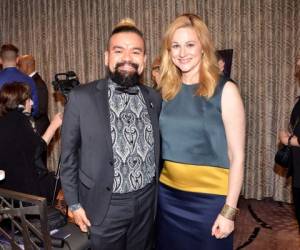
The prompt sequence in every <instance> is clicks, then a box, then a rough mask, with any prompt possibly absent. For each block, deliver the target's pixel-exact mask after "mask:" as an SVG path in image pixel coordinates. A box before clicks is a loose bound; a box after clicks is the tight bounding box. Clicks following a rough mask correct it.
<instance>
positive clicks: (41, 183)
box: [0, 83, 62, 201]
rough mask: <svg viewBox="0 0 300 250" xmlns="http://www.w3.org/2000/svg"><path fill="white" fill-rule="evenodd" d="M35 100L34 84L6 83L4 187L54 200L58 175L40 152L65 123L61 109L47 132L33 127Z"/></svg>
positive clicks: (1, 155) (0, 126) (0, 104)
mask: <svg viewBox="0 0 300 250" xmlns="http://www.w3.org/2000/svg"><path fill="white" fill-rule="evenodd" d="M32 105H33V102H32V100H31V98H30V87H29V86H28V85H26V84H23V83H10V84H4V85H3V86H2V88H1V90H0V138H1V140H0V169H2V170H4V171H5V179H4V180H3V181H1V182H0V187H3V188H7V189H12V190H15V191H18V192H24V193H28V194H34V195H40V196H44V197H46V198H47V199H48V201H51V198H52V197H53V192H54V184H55V179H54V176H53V175H51V174H50V173H48V171H47V169H46V168H43V164H42V161H41V159H40V156H41V154H42V152H43V150H46V149H47V145H48V144H49V142H50V140H51V139H52V137H53V135H54V133H55V131H56V130H57V129H58V128H59V127H60V126H61V123H62V115H61V114H60V113H58V114H57V115H56V116H55V117H54V119H53V121H52V122H51V123H50V125H49V127H48V129H47V130H46V132H45V134H44V135H43V136H42V137H40V136H39V135H38V134H37V133H36V132H35V131H34V129H33V127H32V123H31V122H30V119H29V118H30V116H29V115H28V114H30V113H31V109H32Z"/></svg>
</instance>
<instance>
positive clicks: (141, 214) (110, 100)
mask: <svg viewBox="0 0 300 250" xmlns="http://www.w3.org/2000/svg"><path fill="white" fill-rule="evenodd" d="M145 61H146V55H145V42H144V39H143V35H142V33H141V32H140V31H139V30H138V29H137V28H136V27H135V26H134V25H133V24H132V23H130V22H129V23H128V22H127V21H125V22H124V23H123V24H120V25H119V26H117V27H116V28H115V29H114V30H113V31H112V33H111V35H110V38H109V42H108V46H107V51H106V52H105V65H106V66H107V69H108V79H104V80H98V81H94V82H92V83H89V84H86V85H83V86H80V87H79V88H77V89H74V90H73V91H71V93H70V98H69V101H68V103H67V106H66V109H65V113H64V121H63V129H62V157H61V160H62V161H61V165H62V167H61V181H62V186H63V191H64V194H65V199H66V201H67V204H68V205H69V208H70V210H71V211H72V212H73V215H74V219H75V222H76V223H77V224H78V225H79V226H80V228H81V230H82V231H87V230H88V228H89V229H90V232H91V242H92V249H97V250H99V249H100V250H101V249H114V250H125V249H128V250H135V249H136V250H143V249H150V247H151V240H150V235H151V230H152V226H153V221H154V213H155V207H156V199H155V194H156V183H157V180H158V165H159V153H160V152H159V151H160V148H159V147H160V145H159V144H160V141H159V131H158V117H159V112H160V107H161V98H160V97H159V95H158V94H157V93H156V91H154V90H153V89H151V88H149V87H146V86H144V85H142V84H140V78H141V76H142V73H143V70H144V65H145Z"/></svg>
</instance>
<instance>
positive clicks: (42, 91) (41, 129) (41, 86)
mask: <svg viewBox="0 0 300 250" xmlns="http://www.w3.org/2000/svg"><path fill="white" fill-rule="evenodd" d="M32 79H33V80H34V82H35V84H36V89H37V95H38V100H39V113H38V115H37V116H36V117H35V127H36V130H37V132H38V133H39V135H41V136H42V135H43V134H44V133H45V131H46V129H47V128H48V126H49V124H50V122H49V118H48V89H47V85H46V83H45V82H44V80H43V79H42V78H41V76H40V75H39V74H38V73H35V74H34V75H33V76H32Z"/></svg>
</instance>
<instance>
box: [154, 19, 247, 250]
mask: <svg viewBox="0 0 300 250" xmlns="http://www.w3.org/2000/svg"><path fill="white" fill-rule="evenodd" d="M160 67H161V68H160V70H161V84H160V89H161V93H162V97H163V99H164V102H163V106H162V111H161V115H160V128H161V136H162V158H163V160H164V164H163V169H162V172H161V176H160V189H159V201H158V203H159V206H158V229H157V230H158V241H157V249H159V250H167V249H172V250H183V249H188V250H198V249H201V250H205V249H207V250H211V249H216V250H217V249H218V250H219V249H222V250H226V249H232V248H233V237H232V231H233V230H234V219H235V217H236V215H237V212H238V209H237V202H238V198H239V194H240V190H241V186H242V181H243V163H244V137H245V118H244V116H245V115H244V108H243V104H242V100H241V97H240V94H239V91H238V89H237V87H236V85H235V84H233V83H232V82H229V81H227V80H226V79H225V78H224V77H223V76H222V75H221V72H220V70H219V69H218V65H217V61H216V58H215V50H214V47H213V45H212V41H211V39H210V35H209V32H208V29H207V27H206V25H205V24H204V23H203V22H202V21H201V19H200V18H199V17H198V16H196V15H193V14H184V15H181V16H179V17H178V18H176V19H175V21H174V22H173V23H171V24H170V26H169V27H168V29H167V31H166V33H165V36H164V40H163V47H162V62H161V65H160Z"/></svg>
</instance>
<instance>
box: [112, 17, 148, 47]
mask: <svg viewBox="0 0 300 250" xmlns="http://www.w3.org/2000/svg"><path fill="white" fill-rule="evenodd" d="M123 32H131V33H135V34H137V35H138V36H140V37H141V38H142V40H143V42H144V50H145V51H144V52H145V53H146V46H145V39H144V35H143V33H142V32H141V31H140V30H139V29H138V28H137V27H136V26H135V23H134V21H133V20H131V19H128V18H125V19H123V20H121V21H120V23H119V24H117V26H116V27H115V28H114V29H113V30H112V32H111V34H110V36H109V39H108V44H107V48H109V43H110V39H111V37H112V36H113V35H115V34H118V33H123Z"/></svg>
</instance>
